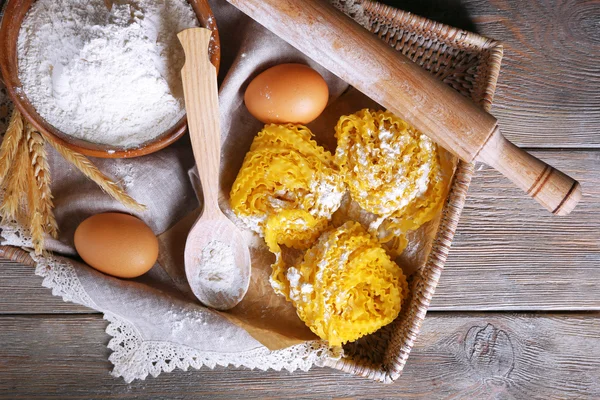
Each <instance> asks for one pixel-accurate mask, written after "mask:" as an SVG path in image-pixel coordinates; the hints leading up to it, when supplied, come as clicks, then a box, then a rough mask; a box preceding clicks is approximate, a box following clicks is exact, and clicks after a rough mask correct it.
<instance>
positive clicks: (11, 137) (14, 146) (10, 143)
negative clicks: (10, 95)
mask: <svg viewBox="0 0 600 400" xmlns="http://www.w3.org/2000/svg"><path fill="white" fill-rule="evenodd" d="M22 136H23V118H22V117H21V113H20V112H19V111H18V110H17V109H16V108H15V110H14V111H13V113H12V115H11V117H10V123H9V124H8V129H6V133H5V134H4V140H3V141H2V145H1V146H0V185H1V184H2V182H3V181H4V178H5V177H6V174H7V173H8V171H9V169H10V166H11V165H12V162H13V160H14V159H15V156H16V155H17V150H18V148H19V141H20V140H21V137H22Z"/></svg>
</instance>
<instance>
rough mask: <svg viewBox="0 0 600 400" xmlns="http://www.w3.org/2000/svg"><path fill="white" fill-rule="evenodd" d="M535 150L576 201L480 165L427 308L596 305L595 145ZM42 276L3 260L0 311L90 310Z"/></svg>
mask: <svg viewBox="0 0 600 400" xmlns="http://www.w3.org/2000/svg"><path fill="white" fill-rule="evenodd" d="M535 154H536V155H537V156H539V157H541V158H542V159H544V160H546V161H548V162H550V163H551V164H553V165H556V166H557V167H559V168H561V169H563V170H564V171H566V172H567V173H571V174H572V175H573V176H574V177H575V178H577V179H579V180H580V182H581V183H582V185H583V191H584V197H583V200H582V202H581V204H580V205H579V206H578V208H577V209H575V211H574V212H573V213H572V214H571V215H570V216H568V217H555V216H552V215H550V214H549V213H547V212H546V211H545V210H542V209H541V208H540V207H539V206H538V205H537V203H535V202H533V201H532V200H531V199H529V198H526V197H525V196H524V195H523V194H522V193H521V192H520V191H519V190H518V189H515V188H513V187H512V186H511V184H510V183H509V182H508V181H507V180H506V179H505V178H503V177H502V176H501V175H500V174H498V173H497V172H495V171H493V170H491V169H489V168H484V169H483V170H481V171H478V172H477V174H476V176H475V178H474V179H473V184H472V187H471V190H470V193H469V198H468V199H467V206H466V207H465V210H464V213H463V216H462V218H461V222H460V224H459V228H458V232H457V235H456V238H455V240H454V244H453V247H452V250H451V251H450V258H449V260H448V263H447V267H446V270H445V271H444V273H443V274H442V278H441V282H440V285H439V287H438V289H437V292H436V294H435V296H434V298H433V304H432V310H467V311H468V310H536V309H537V310H576V309H582V310H583V309H585V310H600V285H599V284H598V282H600V269H598V265H600V152H598V151H573V150H570V151H563V152H561V151H554V150H547V151H538V152H535ZM41 282H42V279H41V278H39V277H37V276H34V274H33V270H32V268H31V267H24V266H19V265H16V264H14V263H8V264H5V265H2V266H0V313H55V312H59V313H62V312H87V311H86V309H85V308H83V307H79V306H73V305H70V304H67V303H63V302H62V300H60V299H58V298H56V297H53V296H52V295H51V293H50V291H49V290H48V289H45V288H42V287H41Z"/></svg>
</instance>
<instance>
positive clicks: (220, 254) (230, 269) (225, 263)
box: [198, 240, 239, 293]
mask: <svg viewBox="0 0 600 400" xmlns="http://www.w3.org/2000/svg"><path fill="white" fill-rule="evenodd" d="M238 275H239V271H238V268H237V267H236V264H235V256H234V254H233V250H232V248H231V246H229V245H228V244H226V243H223V242H221V241H218V240H213V241H211V242H209V243H208V244H207V245H206V247H205V248H204V249H203V250H202V253H201V254H200V259H199V260H198V278H199V279H200V283H201V284H202V287H203V288H204V289H208V290H211V291H212V292H215V293H218V292H227V291H230V290H231V289H232V288H234V284H235V281H236V278H237V276H238Z"/></svg>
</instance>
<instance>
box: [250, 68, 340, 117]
mask: <svg viewBox="0 0 600 400" xmlns="http://www.w3.org/2000/svg"><path fill="white" fill-rule="evenodd" d="M328 100H329V88H328V87H327V82H325V79H323V77H322V76H321V75H320V74H319V73H318V72H317V71H315V70H314V69H312V68H310V67H308V66H306V65H303V64H280V65H276V66H274V67H272V68H269V69H267V70H266V71H264V72H262V73H261V74H259V75H258V76H257V77H256V78H254V79H253V80H252V82H250V84H249V85H248V88H247V89H246V93H245V94H244V102H245V103H246V107H247V108H248V111H250V114H252V115H253V116H254V117H255V118H256V119H258V120H260V121H262V122H264V123H265V124H271V123H273V124H286V123H294V124H307V123H309V122H311V121H313V120H314V119H316V118H317V117H318V116H319V115H320V114H321V113H322V112H323V110H324V109H325V107H326V106H327V101H328Z"/></svg>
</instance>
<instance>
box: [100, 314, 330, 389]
mask: <svg viewBox="0 0 600 400" xmlns="http://www.w3.org/2000/svg"><path fill="white" fill-rule="evenodd" d="M104 318H105V319H106V320H108V321H109V322H110V324H109V325H108V327H107V328H106V332H107V333H108V334H109V335H111V336H113V339H111V340H110V342H109V343H108V348H109V349H111V350H112V351H113V353H112V354H111V355H110V357H109V358H108V359H109V361H110V362H111V363H112V364H113V365H114V369H113V371H112V373H111V374H112V375H113V376H115V377H122V378H123V379H124V380H125V382H127V383H129V382H131V381H133V380H135V379H142V380H143V379H145V378H146V377H147V376H148V374H150V375H152V376H153V377H157V376H158V375H159V374H160V373H161V372H163V371H164V372H171V371H173V370H174V369H175V368H179V369H181V370H183V371H187V369H188V368H189V367H192V368H196V369H200V368H201V367H202V366H207V367H209V368H211V369H213V368H214V367H215V366H217V365H221V366H223V367H228V366H230V365H231V366H234V367H236V368H239V367H247V368H251V369H260V370H262V371H266V370H268V369H273V370H276V371H281V370H282V369H285V370H287V371H289V372H293V371H295V370H297V369H300V370H302V371H308V370H309V369H310V368H311V366H313V365H316V366H319V367H322V366H324V364H325V361H326V360H331V359H340V358H341V351H340V350H336V349H329V347H328V346H327V344H326V343H324V342H322V341H313V342H308V343H303V344H299V345H296V346H292V347H288V348H286V349H282V350H277V351H269V350H268V349H267V348H265V347H262V348H258V349H254V350H251V351H247V352H242V353H235V354H227V353H216V352H214V353H213V352H201V351H198V350H196V349H194V348H191V347H188V346H184V345H180V344H174V343H170V342H164V341H148V340H142V339H141V338H140V335H139V333H138V332H137V330H136V328H135V327H134V326H133V325H132V324H130V323H128V322H126V321H124V320H123V319H120V318H118V317H116V316H115V315H112V314H110V313H105V314H104Z"/></svg>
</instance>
